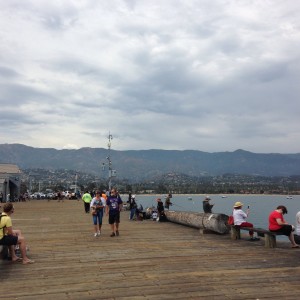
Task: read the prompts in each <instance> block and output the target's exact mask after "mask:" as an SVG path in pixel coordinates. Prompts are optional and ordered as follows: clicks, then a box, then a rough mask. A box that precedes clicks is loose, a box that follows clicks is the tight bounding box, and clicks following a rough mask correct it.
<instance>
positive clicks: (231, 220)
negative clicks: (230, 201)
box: [227, 216, 234, 225]
mask: <svg viewBox="0 0 300 300" xmlns="http://www.w3.org/2000/svg"><path fill="white" fill-rule="evenodd" d="M227 224H228V225H234V219H233V216H229V217H228V221H227Z"/></svg>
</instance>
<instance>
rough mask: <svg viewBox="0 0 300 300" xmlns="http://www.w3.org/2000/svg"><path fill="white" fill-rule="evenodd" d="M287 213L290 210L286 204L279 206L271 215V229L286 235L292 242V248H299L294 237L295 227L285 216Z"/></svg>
mask: <svg viewBox="0 0 300 300" xmlns="http://www.w3.org/2000/svg"><path fill="white" fill-rule="evenodd" d="M287 213H288V211H287V209H286V207H285V206H283V205H279V206H277V208H276V209H275V210H274V211H272V212H271V213H270V215H269V230H270V231H273V232H276V233H280V234H283V235H286V236H287V237H288V238H289V240H290V242H291V244H292V248H299V245H297V244H296V242H295V239H294V234H293V231H294V227H293V226H292V225H289V224H288V223H287V222H286V221H285V220H284V218H283V215H284V214H287Z"/></svg>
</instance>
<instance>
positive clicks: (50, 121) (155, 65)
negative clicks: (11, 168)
mask: <svg viewBox="0 0 300 300" xmlns="http://www.w3.org/2000/svg"><path fill="white" fill-rule="evenodd" d="M161 2H162V3H161ZM299 12H300V2H298V1H279V0H274V1H267V0H259V1H234V0H228V1H221V0H220V1H205V0H203V1H178V0H172V1H171V0H169V1H168V0H166V1H151V0H148V1H146V0H140V1H114V0H112V1H92V0H90V1H68V0H66V1H55V2H53V3H49V1H43V0H40V1H37V0H36V1H34V0H32V1H15V0H11V1H2V2H1V3H0V26H1V29H2V30H1V31H0V107H1V109H0V125H1V135H0V143H2V144H3V143H22V144H26V145H29V146H33V147H43V148H44V147H47V148H48V147H51V148H57V149H62V148H81V147H97V148H98V147H104V148H106V147H107V136H108V133H109V132H111V133H112V134H113V136H114V140H113V143H112V146H113V148H114V149H118V150H127V149H137V150H139V149H174V150H176V149H178V150H183V149H194V150H201V151H207V152H219V151H234V150H236V149H244V150H248V151H252V152H258V153H270V152H277V153H299V152H300V132H299V127H300V121H299V120H300V118H299V116H298V114H299V111H300V103H299V100H298V97H299V92H300V90H299V78H300V76H299V75H300V54H299V45H300V31H299V25H300V21H299V17H298V16H299Z"/></svg>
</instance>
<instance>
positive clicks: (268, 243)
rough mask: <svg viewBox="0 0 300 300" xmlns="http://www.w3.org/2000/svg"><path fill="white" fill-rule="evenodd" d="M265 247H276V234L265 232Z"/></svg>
mask: <svg viewBox="0 0 300 300" xmlns="http://www.w3.org/2000/svg"><path fill="white" fill-rule="evenodd" d="M265 247H267V248H276V236H275V235H274V234H265Z"/></svg>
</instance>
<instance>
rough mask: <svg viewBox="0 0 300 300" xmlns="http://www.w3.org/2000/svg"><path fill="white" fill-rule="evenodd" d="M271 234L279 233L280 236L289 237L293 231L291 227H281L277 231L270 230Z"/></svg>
mask: <svg viewBox="0 0 300 300" xmlns="http://www.w3.org/2000/svg"><path fill="white" fill-rule="evenodd" d="M270 231H271V232H276V233H280V234H282V235H286V236H289V235H290V234H291V232H292V231H293V227H292V225H282V227H281V228H280V229H278V230H270Z"/></svg>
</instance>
